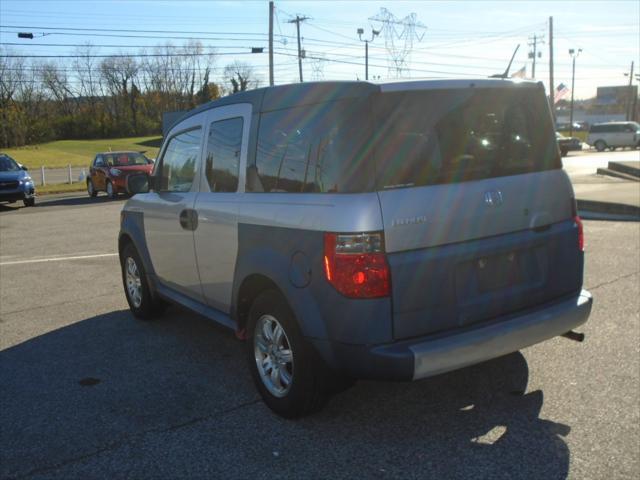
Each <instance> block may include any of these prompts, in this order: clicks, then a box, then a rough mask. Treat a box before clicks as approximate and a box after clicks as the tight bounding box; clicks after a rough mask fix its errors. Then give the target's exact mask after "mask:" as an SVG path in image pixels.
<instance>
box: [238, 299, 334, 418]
mask: <svg viewBox="0 0 640 480" xmlns="http://www.w3.org/2000/svg"><path fill="white" fill-rule="evenodd" d="M247 334H248V338H247V342H246V355H247V360H248V362H249V369H250V370H251V375H252V377H253V380H254V383H255V385H256V388H257V389H258V391H259V392H260V395H261V396H262V399H263V400H264V402H265V403H266V404H267V406H268V407H269V408H270V409H271V410H273V411H274V412H275V413H277V414H278V415H280V416H282V417H285V418H296V417H301V416H304V415H308V414H311V413H313V412H316V411H318V410H320V409H321V408H322V407H323V406H324V405H325V403H326V401H327V399H328V394H329V385H330V381H329V380H330V376H329V372H328V369H327V368H326V366H325V365H324V363H323V362H322V359H321V358H320V357H319V356H318V354H317V353H316V352H315V350H313V348H312V347H311V345H309V344H308V343H307V341H306V340H305V339H304V337H303V336H302V334H301V333H300V330H299V328H298V325H297V323H296V321H295V318H294V316H293V313H292V312H291V310H290V309H289V306H288V305H287V303H286V301H285V300H284V298H283V297H282V295H281V294H280V293H278V292H277V291H275V290H267V291H265V292H263V293H261V294H260V295H259V296H258V297H257V298H256V299H255V300H254V302H253V304H252V306H251V309H250V311H249V320H248V325H247Z"/></svg>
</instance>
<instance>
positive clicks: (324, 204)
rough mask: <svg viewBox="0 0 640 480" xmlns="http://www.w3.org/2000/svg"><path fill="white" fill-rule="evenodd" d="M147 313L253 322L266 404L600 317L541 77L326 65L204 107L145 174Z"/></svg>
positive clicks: (140, 227)
mask: <svg viewBox="0 0 640 480" xmlns="http://www.w3.org/2000/svg"><path fill="white" fill-rule="evenodd" d="M128 189H129V191H130V193H135V194H136V195H134V196H133V198H131V199H130V200H129V201H128V202H127V203H126V205H125V206H124V209H123V211H122V215H121V231H120V236H119V252H120V260H121V265H122V280H123V283H124V287H125V292H126V296H127V301H128V303H129V305H130V307H131V311H132V312H133V314H134V315H135V316H136V317H138V318H142V319H152V318H154V317H156V316H157V315H159V314H160V313H161V312H162V310H163V307H164V306H165V305H166V302H167V301H169V302H173V303H178V304H180V305H182V306H184V307H187V308H189V309H191V310H193V311H195V312H198V313H199V314H201V315H203V316H205V317H207V318H209V319H211V320H214V321H215V322H218V323H220V324H222V325H226V326H227V327H229V328H231V329H233V330H235V332H236V334H237V336H238V337H239V338H241V339H243V340H245V343H246V356H247V360H248V365H249V368H250V370H251V373H252V375H253V378H254V380H255V384H256V386H257V389H258V390H259V392H260V394H261V395H262V398H263V399H264V401H265V402H266V404H267V405H268V406H269V407H270V408H271V409H272V410H274V411H275V412H276V413H278V414H279V415H282V416H284V417H297V416H302V415H305V414H308V413H311V412H313V411H316V410H318V409H320V408H321V407H322V406H323V405H324V403H325V402H326V400H327V399H328V398H329V396H330V395H331V394H332V393H335V392H336V391H337V390H340V389H344V388H345V387H346V386H348V385H349V384H350V382H352V381H353V380H355V379H384V380H418V379H421V378H425V377H429V376H431V375H436V374H439V373H442V372H447V371H450V370H454V369H457V368H461V367H464V366H466V365H470V364H474V363H477V362H482V361H484V360H488V359H491V358H494V357H498V356H501V355H505V354H508V353H511V352H515V351H517V350H519V349H521V348H524V347H527V346H529V345H533V344H535V343H538V342H541V341H543V340H546V339H549V338H552V337H555V336H558V335H565V336H569V337H572V338H579V337H580V334H578V333H576V332H574V331H572V329H573V328H575V327H576V326H578V325H580V324H582V323H584V322H585V321H586V320H587V318H588V316H589V313H590V311H591V303H592V299H591V295H590V294H589V293H588V292H586V291H584V290H582V274H583V262H584V251H583V250H584V248H583V230H582V223H581V221H580V218H579V217H578V216H577V213H576V202H575V199H574V194H573V189H572V187H571V183H570V182H569V178H568V177H567V174H566V173H565V172H564V171H563V170H562V163H561V160H560V153H559V150H558V145H557V143H556V139H555V134H554V128H553V120H552V118H551V113H550V111H549V107H548V103H547V99H546V98H545V93H544V88H543V87H542V85H541V84H540V83H533V82H517V83H516V82H512V81H509V80H498V79H492V80H477V81H468V80H453V81H424V82H423V81H421V82H405V83H390V84H382V85H376V84H371V83H367V82H320V83H305V84H296V85H284V86H278V87H271V88H263V89H258V90H253V91H249V92H242V93H238V94H235V95H231V96H228V97H225V98H221V99H219V100H216V101H214V102H211V103H208V104H206V105H203V106H201V107H199V108H197V109H195V110H193V111H191V112H189V113H188V114H186V115H185V116H184V117H183V118H182V119H181V120H180V121H178V123H176V124H175V125H174V126H173V127H172V129H171V130H170V132H169V133H168V135H167V136H166V138H165V140H164V142H163V145H162V149H161V151H160V154H159V156H158V160H157V162H156V164H155V167H154V170H153V173H152V174H151V175H147V174H138V175H135V176H130V177H129V179H128Z"/></svg>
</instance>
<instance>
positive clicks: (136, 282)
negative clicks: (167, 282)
mask: <svg viewBox="0 0 640 480" xmlns="http://www.w3.org/2000/svg"><path fill="white" fill-rule="evenodd" d="M125 268H126V272H125V280H126V282H127V294H128V295H129V299H130V300H131V303H133V306H134V307H136V308H140V305H141V304H142V281H141V279H140V271H139V270H138V265H136V261H135V260H134V259H133V258H131V257H127V259H126V260H125Z"/></svg>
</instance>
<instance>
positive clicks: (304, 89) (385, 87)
mask: <svg viewBox="0 0 640 480" xmlns="http://www.w3.org/2000/svg"><path fill="white" fill-rule="evenodd" d="M518 86H522V87H538V88H542V83H541V82H533V81H526V80H510V79H486V78H483V79H476V80H473V79H472V80H418V81H415V80H414V81H402V82H388V83H370V82H359V81H326V82H307V83H292V84H287V85H278V86H275V87H263V88H258V89H255V90H248V91H245V92H238V93H234V94H232V95H228V96H226V97H222V98H219V99H217V100H212V101H211V102H208V103H205V104H203V105H201V106H199V107H197V108H195V109H194V110H191V111H190V112H189V113H187V114H185V115H184V116H183V117H181V118H180V119H179V120H178V121H177V122H176V124H177V123H178V122H180V121H182V120H184V119H186V118H189V117H191V116H193V115H196V114H198V113H200V112H204V111H206V110H209V109H211V108H215V107H222V106H224V105H231V104H236V103H250V104H252V105H253V107H254V111H255V110H259V111H262V112H267V111H272V110H280V109H284V108H291V107H294V106H299V105H310V104H314V103H320V102H327V101H335V100H341V99H345V98H358V97H365V96H367V95H369V94H371V93H375V92H399V91H406V90H435V89H445V88H492V87H493V88H495V87H503V88H504V87H507V88H516V87H518ZM174 125H175V124H174Z"/></svg>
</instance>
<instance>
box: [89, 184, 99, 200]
mask: <svg viewBox="0 0 640 480" xmlns="http://www.w3.org/2000/svg"><path fill="white" fill-rule="evenodd" d="M87 194H88V195H89V196H90V197H91V198H94V197H95V196H96V195H98V191H97V190H96V187H94V186H93V182H92V181H91V180H87Z"/></svg>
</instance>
